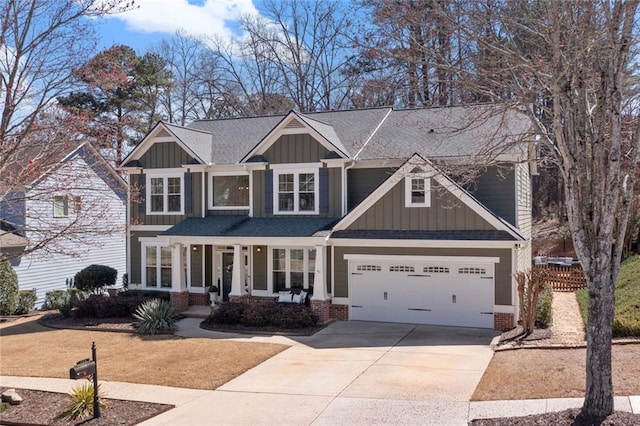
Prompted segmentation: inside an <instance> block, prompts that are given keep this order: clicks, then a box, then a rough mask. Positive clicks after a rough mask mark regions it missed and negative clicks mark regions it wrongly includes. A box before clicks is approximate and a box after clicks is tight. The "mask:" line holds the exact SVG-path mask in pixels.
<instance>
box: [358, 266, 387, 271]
mask: <svg viewBox="0 0 640 426" xmlns="http://www.w3.org/2000/svg"><path fill="white" fill-rule="evenodd" d="M356 271H363V272H364V271H368V272H380V271H382V268H381V267H380V265H358V266H357V267H356Z"/></svg>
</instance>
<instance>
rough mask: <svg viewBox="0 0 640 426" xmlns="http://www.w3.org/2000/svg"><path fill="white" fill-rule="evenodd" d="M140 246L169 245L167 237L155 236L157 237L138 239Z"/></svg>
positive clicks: (169, 241)
mask: <svg viewBox="0 0 640 426" xmlns="http://www.w3.org/2000/svg"><path fill="white" fill-rule="evenodd" d="M138 241H139V242H140V244H166V245H169V244H171V240H169V237H165V236H162V237H161V236H157V237H138Z"/></svg>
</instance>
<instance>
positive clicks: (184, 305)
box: [171, 291, 189, 312]
mask: <svg viewBox="0 0 640 426" xmlns="http://www.w3.org/2000/svg"><path fill="white" fill-rule="evenodd" d="M171 304H172V305H173V307H174V308H175V309H176V311H178V312H184V311H187V310H189V292H186V291H183V292H182V293H173V292H172V293H171Z"/></svg>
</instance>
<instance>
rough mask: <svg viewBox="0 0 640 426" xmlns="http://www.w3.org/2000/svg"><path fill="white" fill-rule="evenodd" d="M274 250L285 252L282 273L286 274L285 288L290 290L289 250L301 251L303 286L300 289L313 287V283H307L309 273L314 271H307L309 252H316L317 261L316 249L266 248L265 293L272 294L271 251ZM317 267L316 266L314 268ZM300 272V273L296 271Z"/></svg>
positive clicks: (294, 247)
mask: <svg viewBox="0 0 640 426" xmlns="http://www.w3.org/2000/svg"><path fill="white" fill-rule="evenodd" d="M274 250H285V268H284V272H285V273H286V277H285V282H286V284H285V288H291V272H292V271H291V250H302V251H303V254H302V263H303V270H302V273H303V280H302V281H303V284H302V287H303V288H304V289H305V290H307V289H309V286H310V285H313V284H314V282H309V273H310V272H313V273H314V274H315V270H314V271H310V270H309V251H310V250H316V258H315V262H317V261H318V254H317V253H318V252H317V250H318V249H317V247H315V246H313V247H309V246H306V247H305V246H288V247H287V246H276V245H274V246H267V292H271V295H273V294H274V292H275V290H274V288H273V287H274V284H273V251H274ZM315 267H317V265H316V266H315ZM296 272H300V271H296Z"/></svg>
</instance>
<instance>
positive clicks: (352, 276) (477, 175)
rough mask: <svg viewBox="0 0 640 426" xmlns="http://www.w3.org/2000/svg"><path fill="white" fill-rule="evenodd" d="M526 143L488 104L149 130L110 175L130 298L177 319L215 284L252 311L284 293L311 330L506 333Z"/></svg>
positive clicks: (526, 196)
mask: <svg viewBox="0 0 640 426" xmlns="http://www.w3.org/2000/svg"><path fill="white" fill-rule="evenodd" d="M531 139H532V138H531V134H530V122H529V120H528V119H527V118H526V116H525V115H524V114H521V113H519V112H516V111H506V112H505V111H498V110H497V109H496V108H495V107H490V106H474V107H454V108H433V109H415V110H394V109H391V108H374V109H365V110H347V111H332V112H320V113H304V114H303V113H298V112H295V111H291V112H290V113H288V114H286V115H278V116H264V117H251V118H232V119H222V120H202V121H196V122H194V123H192V124H191V125H189V126H187V127H181V126H176V125H173V124H169V123H164V122H161V123H158V124H157V125H156V126H155V128H154V129H153V130H152V131H151V132H150V133H149V134H148V135H147V136H146V137H145V139H144V140H143V141H142V143H140V145H138V146H137V147H136V148H135V149H134V150H133V151H132V152H131V153H130V154H129V155H128V156H127V158H126V159H125V160H124V161H123V164H122V170H124V171H126V172H127V173H128V174H129V181H130V185H131V195H130V200H129V210H128V216H129V217H128V222H129V228H130V232H129V239H128V274H129V277H130V287H131V288H140V289H144V290H158V291H169V292H171V296H172V301H173V303H174V305H175V306H177V307H178V308H179V309H182V310H184V309H187V307H188V305H189V304H206V303H207V301H208V294H207V291H208V288H209V286H212V285H215V286H217V287H218V288H219V291H220V296H221V297H222V298H223V300H225V301H226V300H229V299H238V298H244V299H246V300H248V301H251V302H254V303H257V302H264V301H268V302H271V301H275V300H278V299H280V300H282V299H283V295H284V298H288V300H291V297H292V296H291V295H290V294H289V291H290V290H291V289H296V288H297V289H302V291H300V290H297V291H296V292H295V293H301V294H302V296H301V297H302V298H303V301H304V295H305V294H308V296H307V299H308V301H307V303H309V304H310V306H311V307H312V308H313V309H314V310H315V311H316V312H317V313H318V314H319V316H320V317H321V319H322V320H324V321H326V320H328V319H342V320H370V321H388V322H406V323H418V324H441V325H453V326H469V327H483V328H505V327H509V326H512V325H513V324H514V321H515V320H516V319H517V312H518V306H517V304H518V303H517V300H518V298H517V294H516V285H515V281H514V278H513V274H514V273H515V272H517V271H519V270H524V269H527V268H529V267H530V264H531V229H530V228H531V201H530V200H531V194H530V188H531V186H530V177H531V173H532V172H533V171H535V168H534V167H533V164H534V163H533V162H532V158H531V157H532V156H531V152H532V151H531V150H530V146H531V145H532V144H531V143H530V142H531ZM444 170H457V171H456V172H455V173H454V172H449V174H451V175H448V174H446V173H445V172H444ZM470 170H474V172H473V174H474V177H473V179H469V175H471V174H472V173H465V172H468V171H470ZM453 175H455V176H453ZM296 296H298V295H297V294H296ZM297 298H298V299H300V296H298V297H297Z"/></svg>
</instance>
